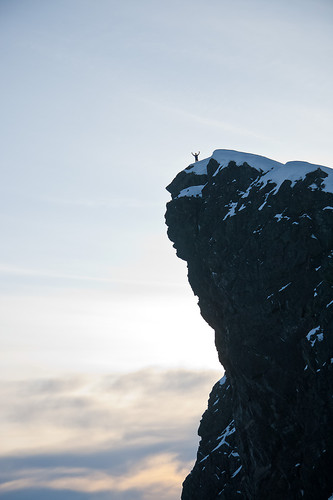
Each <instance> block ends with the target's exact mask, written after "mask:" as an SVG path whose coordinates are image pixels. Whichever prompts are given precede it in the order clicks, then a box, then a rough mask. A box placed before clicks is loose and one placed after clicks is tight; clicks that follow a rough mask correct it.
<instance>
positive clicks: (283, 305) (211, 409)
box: [166, 149, 333, 500]
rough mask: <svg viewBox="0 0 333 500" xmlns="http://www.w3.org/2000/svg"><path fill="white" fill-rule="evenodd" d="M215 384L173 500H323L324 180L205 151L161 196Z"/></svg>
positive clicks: (328, 459) (332, 483)
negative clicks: (210, 339) (214, 358)
mask: <svg viewBox="0 0 333 500" xmlns="http://www.w3.org/2000/svg"><path fill="white" fill-rule="evenodd" d="M167 190H168V191H169V192H170V193H171V196H172V200H171V201H170V202H169V203H168V204H167V212H166V223H167V225H168V236H169V238H170V240H171V241H172V242H174V247H175V248H176V251H177V255H178V257H180V258H181V259H183V260H186V261H187V265H188V279H189V283H190V285H191V287H192V289H193V292H194V294H195V295H197V296H198V298H199V307H200V310H201V314H202V316H203V318H204V319H205V320H206V321H207V323H208V324H209V325H210V326H211V327H212V328H213V329H214V331H215V344H216V348H217V351H218V355H219V359H220V361H221V363H222V365H223V366H224V368H225V375H224V377H223V378H222V379H221V380H220V381H219V382H217V384H216V385H215V386H214V387H213V389H212V392H211V394H210V398H209V402H208V409H207V410H206V412H205V413H204V415H203V417H202V420H201V423H200V427H199V435H200V436H201V441H200V444H199V450H198V455H197V460H196V463H195V465H194V468H193V470H192V472H191V473H190V475H189V476H188V477H187V478H186V480H185V482H184V485H183V493H182V499H183V500H215V499H216V500H223V499H224V500H232V499H242V500H244V499H247V500H254V499H255V500H267V499H269V500H282V499H283V500H297V499H304V500H327V499H328V498H329V497H330V495H332V493H333V474H332V463H333V433H332V429H333V405H332V386H333V378H332V372H333V194H332V193H333V170H332V169H331V168H328V167H324V166H320V165H313V164H310V163H306V162H299V161H292V162H288V163H286V164H282V163H279V162H277V161H274V160H270V159H268V158H265V157H262V156H258V155H254V154H249V153H241V152H237V151H230V150H223V149H222V150H216V151H215V152H214V153H213V155H212V156H211V157H210V158H207V159H205V160H201V161H197V162H195V163H193V164H191V165H189V166H188V167H187V168H185V170H183V171H182V172H180V173H179V174H178V175H177V176H176V178H175V179H174V180H173V181H172V182H171V184H170V185H169V186H168V187H167Z"/></svg>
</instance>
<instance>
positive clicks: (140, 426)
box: [0, 368, 221, 500]
mask: <svg viewBox="0 0 333 500" xmlns="http://www.w3.org/2000/svg"><path fill="white" fill-rule="evenodd" d="M220 376H221V373H219V372H216V371H213V370H211V371H210V370H207V371H196V370H182V369H178V370H164V371H162V370H156V369H152V368H147V369H142V370H139V371H136V372H131V373H123V374H119V373H111V374H108V375H103V376H87V375H81V376H74V377H68V378H64V377H63V378H55V379H36V380H30V381H16V382H13V381H12V382H1V383H0V398H1V400H2V401H6V402H7V404H6V409H5V412H3V413H2V415H1V426H2V427H3V429H4V433H3V435H4V436H6V437H5V441H4V442H3V445H2V450H3V451H2V455H0V471H1V472H0V483H1V486H0V497H1V498H7V499H8V500H9V499H11V498H14V496H11V495H12V494H13V493H14V492H16V493H17V494H18V496H17V497H15V498H24V499H25V500H26V499H28V498H30V497H29V495H30V493H31V492H32V491H37V492H38V491H51V492H52V495H51V496H50V495H48V494H47V495H46V496H45V497H44V498H55V499H56V498H61V494H62V495H64V491H66V492H67V491H68V492H73V495H72V493H70V494H69V495H68V496H66V497H65V498H69V499H71V498H73V500H74V499H76V498H77V499H80V500H81V498H82V499H83V498H91V499H95V498H96V500H97V499H98V500H99V499H102V498H103V496H98V495H103V494H106V493H108V494H109V495H110V494H112V498H113V499H118V498H119V500H123V499H124V500H125V499H126V498H135V499H136V500H137V499H142V500H156V498H159V500H171V499H174V498H178V497H179V496H180V488H181V483H182V481H183V480H184V478H185V476H186V475H187V473H188V472H189V470H190V468H191V466H192V463H193V460H194V457H195V453H196V448H197V441H198V438H197V436H196V429H197V427H198V423H199V419H200V416H201V414H202V413H203V411H204V410H205V407H206V403H207V399H208V393H209V391H210V389H211V387H212V385H213V384H214V382H215V381H216V380H217V379H218V378H220ZM22 492H26V496H22ZM29 492H30V493H29ZM57 492H58V493H59V496H58V497H57V496H56V493H57ZM74 493H75V494H76V496H75V495H74ZM20 495H21V496H20ZM80 495H81V496H80ZM96 495H97V496H96ZM130 495H132V496H130ZM33 498H39V497H38V495H37V496H35V497H33ZM62 498H64V496H62ZM105 498H110V497H105Z"/></svg>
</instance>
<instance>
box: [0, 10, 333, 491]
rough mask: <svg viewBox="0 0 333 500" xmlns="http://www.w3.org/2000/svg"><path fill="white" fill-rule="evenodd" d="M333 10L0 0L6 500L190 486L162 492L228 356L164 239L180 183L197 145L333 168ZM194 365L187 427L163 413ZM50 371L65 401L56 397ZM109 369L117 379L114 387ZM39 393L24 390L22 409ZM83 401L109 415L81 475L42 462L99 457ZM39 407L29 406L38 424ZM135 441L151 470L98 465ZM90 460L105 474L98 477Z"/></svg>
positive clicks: (92, 412) (98, 422) (92, 418)
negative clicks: (124, 436) (124, 431)
mask: <svg viewBox="0 0 333 500" xmlns="http://www.w3.org/2000/svg"><path fill="white" fill-rule="evenodd" d="M332 24H333V4H332V2H331V1H330V0H288V1H287V0H279V1H274V0H272V1H270V2H267V0H265V1H264V0H253V1H251V2H249V1H248V0H233V2H230V1H227V0H218V1H217V0H206V1H203V0H192V1H187V0H180V1H179V0H178V1H177V2H176V1H175V0H171V1H169V2H159V1H156V0H154V1H153V0H142V1H140V2H137V1H134V0H124V1H123V2H116V1H114V0H98V1H93V0H66V1H65V0H57V1H56V2H46V1H42V0H0V57H1V61H2V68H3V71H2V76H1V79H0V99H1V110H2V120H1V124H0V128H1V130H0V137H1V143H2V144H1V169H2V182H1V186H0V191H1V205H0V225H1V234H2V245H1V249H0V273H1V285H0V294H1V309H0V328H1V379H2V383H3V385H2V387H1V391H5V394H6V395H7V399H6V400H7V402H8V411H6V412H4V415H5V416H4V417H3V418H2V422H1V425H2V426H3V432H4V433H6V435H7V436H9V438H8V439H7V440H6V447H5V450H4V451H3V455H2V458H1V457H0V460H2V459H4V458H6V460H7V459H8V456H11V457H12V458H13V461H12V462H11V463H12V466H11V470H10V474H9V473H8V477H6V478H3V480H4V481H5V483H4V484H5V486H3V487H2V488H3V489H2V490H0V497H1V495H2V496H3V497H4V498H25V499H27V498H29V495H30V494H31V492H32V491H33V492H34V495H35V496H34V498H37V493H36V488H39V490H38V491H39V493H41V492H44V493H43V494H45V489H46V490H48V491H49V495H51V491H52V495H55V498H58V497H57V496H56V495H57V491H58V493H59V498H64V493H63V490H64V489H65V490H66V492H67V493H66V498H72V496H71V495H73V498H83V497H82V495H83V496H84V498H96V499H97V498H98V499H99V498H103V496H104V495H106V497H107V498H109V496H108V495H110V492H112V495H113V497H112V498H115V499H116V498H122V499H123V498H124V499H125V498H128V495H129V497H130V498H134V497H135V498H138V499H139V498H142V499H144V500H149V499H150V498H157V497H156V491H157V490H156V488H158V487H159V488H160V490H159V491H164V492H165V491H166V490H165V487H163V484H164V483H163V480H162V479H163V477H165V478H167V482H168V484H172V488H174V489H172V491H171V492H169V493H168V492H165V500H171V498H175V491H179V488H180V483H181V481H182V479H183V478H184V475H186V473H187V471H188V469H189V468H190V466H191V463H192V462H191V457H192V459H194V457H195V448H196V444H197V438H196V436H195V430H196V427H197V425H198V423H199V418H200V414H201V413H202V412H203V410H204V407H205V404H206V401H207V396H208V392H209V390H210V387H211V385H212V384H213V383H214V381H215V380H217V379H218V378H219V376H220V375H222V368H221V367H220V365H219V363H218V360H217V355H216V352H215V347H214V339H213V332H212V331H211V330H210V328H209V327H208V326H207V325H206V324H205V323H204V321H203V320H202V318H201V317H200V314H199V311H198V308H197V305H196V302H197V300H196V298H195V297H194V296H193V294H192V292H191V290H190V289H189V286H188V284H187V279H186V265H185V263H184V262H181V261H180V260H179V259H177V258H176V256H175V252H174V249H173V248H172V244H171V243H170V242H169V241H168V239H167V236H166V227H165V225H164V212H165V203H166V202H167V201H168V199H169V195H168V193H167V192H166V191H165V186H166V185H167V184H169V183H170V182H171V180H172V179H173V177H174V176H175V175H176V174H177V173H178V171H180V170H182V169H183V168H185V167H186V166H187V165H188V164H189V163H191V161H192V156H191V151H194V150H200V151H201V158H204V157H207V156H210V155H211V154H212V152H213V151H214V150H215V149H219V148H226V149H235V150H239V151H247V152H251V153H256V154H261V155H264V156H267V157H269V158H273V159H275V160H277V161H281V162H283V163H284V162H286V161H290V160H304V161H309V162H313V163H317V164H322V165H328V166H332V165H333V154H332V146H331V144H332V139H331V132H332V116H333V113H332V109H333V107H332V90H331V89H332V77H333V69H332V64H331V61H332V56H333V53H332V52H333V44H332V38H333V35H332V33H333V30H332ZM147 373H149V374H150V375H149V377H148V376H147ZM175 373H177V376H175ZM152 374H154V375H152ZM186 374H187V375H186ZM189 374H190V375H189ZM182 376H184V377H185V378H186V377H188V378H187V379H188V380H189V382H188V384H189V386H188V390H187V393H188V397H189V400H190V401H189V403H188V407H187V409H186V408H185V407H184V408H183V407H182V409H183V410H182V411H183V413H182V414H184V416H183V417H182V418H181V417H180V416H179V419H180V420H179V428H180V429H182V430H184V432H185V429H187V430H188V433H187V434H186V438H184V440H183V439H181V437H180V435H179V434H177V433H176V430H175V429H176V426H171V427H170V426H169V425H168V419H166V420H165V415H162V409H163V411H164V412H165V411H167V409H170V412H171V414H172V412H173V411H174V407H175V406H179V405H181V398H180V396H179V394H180V393H179V390H178V387H179V384H181V382H180V381H181V379H182ZM108 377H111V378H112V380H113V379H115V380H118V381H120V379H121V380H123V379H122V377H129V380H132V381H133V380H136V381H137V383H132V384H129V385H128V386H127V389H126V391H127V392H126V394H127V399H126V404H125V403H124V401H123V400H122V397H124V396H119V394H118V396H117V391H116V390H115V386H114V385H113V386H112V390H111V389H110V390H109V389H107V390H106V389H105V384H104V381H105V380H108ZM119 377H120V378H119ZM147 377H148V378H147ZM198 377H199V378H198ZM200 377H201V378H200ZM170 378H171V379H172V380H173V382H172V383H171V389H170V390H169V392H168V394H167V395H166V394H165V393H164V392H163V390H162V386H163V384H164V385H165V383H166V381H167V380H169V379H170ZM126 380H127V379H126ZM154 380H155V382H154ZM50 381H51V382H52V383H51V382H50ZM66 381H67V382H66ZM97 381H99V382H98V383H97ZM65 382H66V383H67V386H66V384H65ZM119 383H120V382H119ZM45 384H46V386H47V387H48V388H49V392H48V397H45V394H44V392H43V391H42V393H43V394H44V396H42V395H41V393H40V391H41V389H40V387H42V388H43V387H45ZM59 384H60V385H59ZM64 384H65V385H64ZM96 384H97V385H98V384H102V386H103V390H101V389H100V391H99V393H98V394H99V396H98V398H97V400H96V394H95V392H94V391H95V388H96ZM103 384H104V385H103ZM140 384H141V385H140ZM36 387H37V389H38V388H39V389H38V390H37V389H36ZM144 387H149V388H150V389H151V393H152V394H154V395H155V396H156V401H159V403H158V405H157V406H158V407H160V408H161V412H160V413H159V412H158V411H157V410H156V411H155V413H154V412H153V415H154V421H155V422H156V435H157V436H158V442H159V443H162V444H161V446H160V448H159V449H158V450H157V449H156V448H152V447H151V448H149V450H148V448H147V446H146V444H147V443H145V445H143V444H142V443H143V442H145V439H146V436H147V434H149V432H148V431H149V429H150V428H151V419H150V418H149V414H150V413H151V412H152V410H151V408H150V407H149V405H148V407H147V404H146V402H147V400H146V398H147V394H146V392H144V391H143V388H144ZM196 388H198V390H196ZM22 391H23V394H24V395H25V398H26V400H27V403H26V404H25V399H24V398H23V401H21V402H20V405H18V399H19V400H20V398H18V396H17V394H18V395H20V394H21V393H22ZM78 394H80V395H81V396H82V395H83V396H84V397H83V402H82V400H81V403H80V402H78V399H77V396H78ZM161 394H163V398H162V399H165V398H166V399H167V401H168V404H167V405H166V407H165V406H164V404H162V403H160V401H161V397H162V396H161ZM117 397H118V399H117ZM17 398H18V399H17ZM31 398H32V400H33V401H35V398H37V399H36V401H37V402H38V404H37V403H36V405H37V408H39V410H40V411H39V412H32V410H31V405H30V406H29V404H28V402H29V400H30V399H31ZM73 401H74V403H75V401H76V403H77V406H75V404H74V403H73V404H72V402H73ZM111 401H112V403H111ZM117 401H118V403H117ZM80 405H81V406H80ZM82 405H83V407H84V408H86V406H88V407H89V412H88V413H89V422H90V423H89V429H91V427H92V426H93V427H94V433H91V432H90V433H89V436H92V434H94V436H92V437H91V438H89V439H88V440H87V443H86V446H87V450H86V453H87V454H88V455H89V456H91V457H92V458H91V461H90V462H89V466H88V465H87V464H86V465H87V466H84V467H83V466H82V467H81V465H80V463H79V461H76V462H75V460H74V459H73V463H72V464H70V467H69V469H70V473H69V469H68V470H67V472H65V471H64V470H62V472H61V473H59V469H58V466H59V463H56V465H55V462H54V461H53V462H52V460H51V459H50V460H49V459H48V460H49V462H48V460H46V459H45V461H44V464H46V465H47V464H48V463H50V464H51V463H52V464H53V465H52V466H51V465H50V466H49V465H47V471H46V470H44V469H43V467H41V466H40V464H37V465H36V464H35V465H31V464H32V461H31V457H36V456H39V453H41V456H42V457H44V458H45V457H46V456H47V457H51V456H55V455H57V456H58V457H60V459H59V461H60V463H61V461H62V458H63V456H64V454H65V453H66V454H68V453H70V454H71V456H76V454H80V453H81V452H82V450H81V442H82V439H83V436H84V435H85V434H84V430H85V425H88V423H83V424H79V423H78V422H77V421H78V418H79V416H80V414H81V411H82ZM85 405H86V406H85ZM117 405H119V407H118V406H117ZM133 405H134V406H133ZM140 405H141V406H140ZM200 405H201V406H200ZM50 408H51V409H53V410H52V411H53V413H52V411H51V410H50ZM140 408H141V409H140ZM145 408H146V412H145ZM147 408H149V409H147ZM121 409H123V412H124V413H123V418H120V417H119V414H120V415H122V412H121ZM50 411H51V414H53V417H52V418H50ZM133 411H135V412H138V413H139V414H140V415H141V416H142V418H141V422H142V425H141V426H139V427H138V428H137V429H136V432H135V436H134V437H133V436H132V437H131V439H130V441H129V442H130V446H127V445H126V443H125V441H124V442H123V446H122V443H121V441H119V440H118V441H114V440H113V437H112V436H110V435H109V434H108V432H109V430H107V429H106V427H105V422H106V421H107V418H108V417H107V416H108V415H109V417H110V418H112V419H115V422H116V424H115V425H117V426H118V427H119V428H120V427H122V426H125V427H126V425H127V426H128V427H129V428H132V427H133V426H134V422H133V421H132V420H131V419H130V418H129V414H131V413H132V412H133ZM114 412H116V413H117V416H115V413H114ZM22 414H26V415H30V417H29V429H28V430H27V429H26V427H25V425H24V423H23V421H22V419H20V418H18V416H19V415H22ZM101 415H102V417H101ZM48 422H50V423H48ZM68 422H71V425H69V424H68ZM37 429H43V432H41V433H38V432H37ZM37 434H38V435H39V438H38V439H37V438H34V439H31V436H36V435H37ZM176 434H177V436H178V437H177V439H175V435H176ZM183 434H184V433H183ZM156 435H154V436H150V438H149V446H152V445H153V444H154V446H155V444H156V443H155V441H154V440H155V438H156ZM103 436H104V439H103ZM138 436H141V438H140V439H139V437H138ZM168 442H172V443H173V444H172V446H171V445H170V447H168V445H167V443H168ZM177 442H178V448H177V444H176V443H177ZM140 443H141V444H142V448H141V447H140V446H141V444H140ZM134 445H135V447H136V450H137V453H138V454H139V455H140V457H141V459H140V460H141V464H142V470H138V469H135V470H134V469H133V468H132V469H131V467H134V466H133V464H130V465H128V462H126V460H125V458H124V462H123V463H124V467H123V469H122V471H121V473H120V472H119V470H117V471H116V470H115V469H113V468H112V467H111V466H110V469H109V472H108V474H107V477H106V476H105V475H104V476H103V477H102V476H98V474H100V473H102V472H101V470H102V466H101V465H100V464H101V463H102V462H103V458H98V459H97V458H96V457H97V455H98V454H100V456H104V455H103V453H104V452H105V449H106V450H107V451H106V452H105V453H107V452H110V453H111V452H112V450H116V451H117V453H118V454H120V450H122V452H123V455H124V456H125V455H126V453H127V452H128V453H129V455H130V453H133V446H134ZM189 448H190V450H191V451H190V452H188V453H187V454H185V455H186V456H185V455H184V453H183V449H184V450H185V449H186V450H188V449H189ZM129 455H128V456H129ZM19 457H21V459H20V460H18V458H19ZM61 457H62V458H61ZM94 457H95V458H94ZM94 460H95V466H94ZM75 464H76V466H75ZM126 464H127V465H128V467H129V468H128V467H127V465H126ZM154 464H158V467H157V466H156V478H158V479H156V481H155V483H154V484H153V485H152V484H150V483H149V481H148V482H147V477H152V476H154V474H152V470H153V468H154ZM52 467H53V469H52ZM126 467H127V468H126ZM51 469H52V470H51ZM88 469H89V470H90V472H89V474H88V472H87V470H88ZM157 469H158V470H157ZM129 470H130V471H131V474H132V476H133V477H136V478H137V480H136V482H133V481H132V482H131V481H130V476H131V474H129V473H128V471H129ZM57 471H58V472H57ZM179 471H180V472H179ZM58 473H59V474H60V476H61V477H58V475H57V477H55V474H58ZM75 474H76V475H75ZM103 474H104V472H103ZM117 474H118V476H117ZM119 474H120V475H121V477H122V481H120V482H119V484H121V485H122V486H121V489H119V488H118V490H116V489H115V484H116V483H115V481H114V477H116V476H117V477H119ZM145 474H146V476H145ZM82 475H83V476H85V475H86V476H89V477H90V479H91V478H92V476H94V477H95V478H96V481H95V483H94V484H96V488H95V490H94V491H92V490H89V491H88V489H87V484H86V483H84V481H81V479H80V480H79V479H78V478H79V476H80V477H81V476H82ZM69 476H70V477H71V479H70V480H69V479H68V481H67V482H66V481H65V480H64V478H65V477H67V478H68V477H69ZM75 478H76V479H75ZM145 478H146V479H145ZM90 483H91V484H92V483H93V481H92V479H91V481H90ZM158 485H159V486H158ZM68 488H69V489H68ZM154 488H155V489H154ZM177 488H178V489H177ZM134 490H135V492H136V493H135V495H134V497H133V491H134ZM61 491H62V493H61ZM69 492H71V493H69ZM41 494H42V493H41ZM43 494H42V496H43ZM6 495H7V496H6ZM15 495H16V496H15ZM22 495H23V496H22ZM61 495H62V496H61ZM80 495H81V496H80ZM126 495H127V496H126ZM131 495H132V496H131ZM154 495H155V497H154ZM158 495H161V493H159V494H158ZM49 497H50V498H51V496H49ZM158 498H160V499H161V500H164V499H162V497H161V496H158Z"/></svg>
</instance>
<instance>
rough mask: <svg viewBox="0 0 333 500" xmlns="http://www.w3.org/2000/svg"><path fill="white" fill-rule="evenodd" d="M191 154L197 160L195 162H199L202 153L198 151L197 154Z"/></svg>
mask: <svg viewBox="0 0 333 500" xmlns="http://www.w3.org/2000/svg"><path fill="white" fill-rule="evenodd" d="M191 154H192V155H193V156H194V158H195V161H198V159H199V154H200V151H198V152H197V153H191Z"/></svg>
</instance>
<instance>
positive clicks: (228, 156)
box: [178, 149, 333, 197]
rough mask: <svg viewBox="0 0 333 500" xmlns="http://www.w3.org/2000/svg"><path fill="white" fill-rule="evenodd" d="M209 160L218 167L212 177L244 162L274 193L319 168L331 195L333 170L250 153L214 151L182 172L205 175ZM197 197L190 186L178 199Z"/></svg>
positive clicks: (195, 191)
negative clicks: (216, 163) (257, 173)
mask: <svg viewBox="0 0 333 500" xmlns="http://www.w3.org/2000/svg"><path fill="white" fill-rule="evenodd" d="M211 159H214V160H216V161H217V162H218V163H219V165H220V166H219V167H218V168H217V169H216V172H215V173H214V175H216V174H217V173H218V172H219V171H220V170H221V169H223V168H225V167H226V166H227V165H228V164H229V162H231V161H234V162H235V163H236V165H243V163H245V162H246V163H247V164H248V165H250V166H251V167H253V168H255V169H257V170H259V171H261V172H262V173H263V175H262V176H261V177H260V179H259V180H258V181H257V182H258V183H260V184H262V185H266V184H267V183H268V182H273V183H274V184H275V185H276V187H275V188H274V191H275V192H277V191H278V190H279V188H280V186H281V184H282V183H283V182H284V181H285V180H290V181H291V182H292V185H294V184H295V182H296V181H298V180H301V179H304V178H305V176H306V174H308V173H309V172H313V171H315V170H317V169H318V168H320V169H321V170H322V171H323V172H325V173H326V174H327V177H325V179H324V180H323V185H322V190H323V191H327V192H331V193H333V169H332V168H330V167H325V166H323V165H315V164H313V163H307V162H305V161H289V162H287V163H285V164H283V163H279V162H278V161H275V160H271V159H270V158H266V157H265V156H259V155H255V154H252V153H242V152H239V151H233V150H230V149H216V150H215V151H214V153H213V154H212V156H210V157H209V158H205V159H204V160H200V161H197V162H195V163H193V164H191V165H190V166H189V167H187V168H186V169H185V170H184V172H186V173H193V174H195V175H203V174H207V165H208V163H209V161H210V160H211ZM197 187H199V186H197ZM200 187H201V188H202V187H203V186H202V185H201V186H200ZM198 195H199V193H198V190H195V189H194V186H192V188H191V189H184V190H182V191H181V192H180V193H179V195H178V197H181V196H198Z"/></svg>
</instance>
